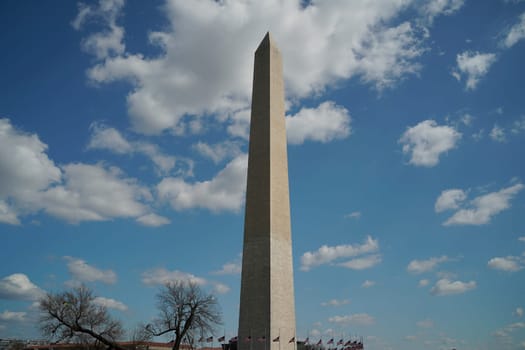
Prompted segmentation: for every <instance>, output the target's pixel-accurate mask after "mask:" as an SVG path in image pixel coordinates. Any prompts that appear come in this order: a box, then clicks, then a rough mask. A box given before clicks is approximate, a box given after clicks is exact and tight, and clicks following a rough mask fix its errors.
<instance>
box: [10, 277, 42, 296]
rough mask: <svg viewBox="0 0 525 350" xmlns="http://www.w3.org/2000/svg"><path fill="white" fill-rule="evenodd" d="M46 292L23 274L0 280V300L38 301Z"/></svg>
mask: <svg viewBox="0 0 525 350" xmlns="http://www.w3.org/2000/svg"><path fill="white" fill-rule="evenodd" d="M42 296H44V291H43V290H42V289H40V288H39V287H38V286H36V285H35V284H33V282H31V281H30V280H29V277H27V276H26V275H25V274H23V273H14V274H12V275H9V276H6V277H4V278H2V279H1V280H0V299H9V300H38V299H39V298H40V297H42Z"/></svg>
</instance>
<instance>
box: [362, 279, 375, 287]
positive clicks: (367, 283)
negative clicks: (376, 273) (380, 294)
mask: <svg viewBox="0 0 525 350" xmlns="http://www.w3.org/2000/svg"><path fill="white" fill-rule="evenodd" d="M375 285H376V283H375V282H374V281H370V280H366V281H364V282H363V284H361V287H363V288H370V287H373V286H375Z"/></svg>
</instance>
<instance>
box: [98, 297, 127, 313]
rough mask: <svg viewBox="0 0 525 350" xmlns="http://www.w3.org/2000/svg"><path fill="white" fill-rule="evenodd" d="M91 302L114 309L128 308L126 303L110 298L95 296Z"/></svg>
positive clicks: (122, 309)
mask: <svg viewBox="0 0 525 350" xmlns="http://www.w3.org/2000/svg"><path fill="white" fill-rule="evenodd" d="M93 303H94V304H96V305H100V306H104V307H107V308H109V309H115V310H119V311H127V310H128V307H127V306H126V304H124V303H122V302H120V301H118V300H115V299H111V298H104V297H96V298H95V299H93Z"/></svg>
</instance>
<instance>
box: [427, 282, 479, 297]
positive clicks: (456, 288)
mask: <svg viewBox="0 0 525 350" xmlns="http://www.w3.org/2000/svg"><path fill="white" fill-rule="evenodd" d="M474 288H476V282H475V281H470V282H462V281H451V280H450V279H448V278H442V279H440V280H438V281H437V282H436V284H435V285H434V287H432V289H431V290H430V293H431V294H432V295H438V296H442V295H453V294H463V293H465V292H468V291H469V290H472V289H474Z"/></svg>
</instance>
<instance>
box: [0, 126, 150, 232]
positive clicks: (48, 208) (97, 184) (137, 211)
mask: <svg viewBox="0 0 525 350" xmlns="http://www.w3.org/2000/svg"><path fill="white" fill-rule="evenodd" d="M47 148H48V147H47V145H46V144H45V143H43V142H42V141H40V139H39V137H38V135H36V134H28V133H26V132H23V131H21V130H19V129H17V128H16V127H14V126H13V125H12V124H11V121H10V120H9V119H0V222H3V223H8V224H19V223H20V220H19V217H20V216H21V215H28V214H32V213H36V212H39V211H44V212H46V213H47V214H49V215H52V216H54V217H57V218H60V219H63V220H65V221H68V222H70V223H79V222H82V221H104V220H111V219H113V218H140V217H143V216H144V215H148V214H150V213H151V209H150V207H149V203H150V202H151V201H152V200H153V197H152V195H151V193H150V191H149V189H148V188H146V187H144V186H142V185H140V184H139V183H138V181H137V180H136V179H133V178H129V177H126V175H125V174H124V173H123V172H122V170H120V169H119V168H117V167H112V166H108V165H106V164H104V163H99V164H84V163H69V164H64V165H62V166H60V167H58V166H56V165H55V163H54V162H53V161H52V160H51V159H49V157H48V155H47V153H46V152H47ZM28 169H30V171H28ZM114 203H119V205H114ZM142 220H143V221H144V220H146V218H143V219H142ZM150 221H151V220H150ZM157 221H159V220H157Z"/></svg>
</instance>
